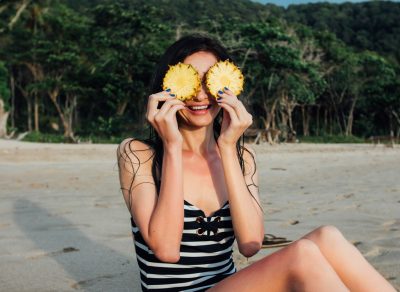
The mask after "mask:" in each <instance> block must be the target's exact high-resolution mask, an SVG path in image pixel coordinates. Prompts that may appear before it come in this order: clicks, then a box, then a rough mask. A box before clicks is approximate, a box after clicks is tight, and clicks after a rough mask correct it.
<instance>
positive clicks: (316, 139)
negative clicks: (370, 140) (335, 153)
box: [298, 135, 366, 143]
mask: <svg viewBox="0 0 400 292" xmlns="http://www.w3.org/2000/svg"><path fill="white" fill-rule="evenodd" d="M298 139H299V141H300V143H365V142H366V140H365V139H363V138H360V137H356V136H343V135H323V136H307V137H304V136H303V137H299V138H298Z"/></svg>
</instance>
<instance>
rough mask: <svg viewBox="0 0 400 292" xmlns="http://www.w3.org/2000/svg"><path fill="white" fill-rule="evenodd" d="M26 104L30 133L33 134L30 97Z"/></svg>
mask: <svg viewBox="0 0 400 292" xmlns="http://www.w3.org/2000/svg"><path fill="white" fill-rule="evenodd" d="M26 102H27V107H28V117H27V118H28V132H32V101H31V99H30V97H27V99H26Z"/></svg>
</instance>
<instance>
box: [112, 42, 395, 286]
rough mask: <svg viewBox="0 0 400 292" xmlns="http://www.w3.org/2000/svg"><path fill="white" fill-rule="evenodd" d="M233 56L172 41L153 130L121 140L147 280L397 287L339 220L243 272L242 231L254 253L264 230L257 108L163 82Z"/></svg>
mask: <svg viewBox="0 0 400 292" xmlns="http://www.w3.org/2000/svg"><path fill="white" fill-rule="evenodd" d="M226 59H229V56H228V53H227V52H226V50H225V49H224V48H223V47H222V46H221V45H220V44H218V43H217V42H216V41H214V40H212V39H209V38H207V37H202V36H192V37H184V38H182V39H180V40H179V41H177V42H176V43H174V44H173V45H172V46H171V47H169V48H168V49H167V51H166V53H165V54H164V56H163V57H162V59H161V61H160V63H159V65H158V67H157V69H156V71H155V76H154V79H153V84H152V94H151V95H150V96H149V101H148V106H147V113H146V117H147V120H148V121H149V123H150V124H151V126H152V129H154V132H153V133H152V135H151V137H150V139H148V140H146V141H139V140H135V139H126V140H124V141H123V142H122V143H121V145H120V146H119V148H118V151H117V154H118V162H119V170H120V182H121V188H122V191H123V195H124V198H125V201H126V203H127V206H128V208H129V211H130V213H131V215H132V218H131V223H132V231H133V234H134V238H135V246H136V254H137V260H138V265H139V268H140V272H141V280H142V289H143V290H161V291H166V290H169V291H182V290H184V291H205V290H207V289H209V291H252V292H254V291H349V290H351V291H394V289H393V288H392V287H391V286H390V284H389V283H388V282H387V281H386V280H385V279H384V278H383V277H382V276H381V275H380V274H379V273H378V272H377V271H375V270H374V269H373V267H372V266H371V265H369V264H368V263H367V261H366V260H365V259H364V258H363V257H362V255H361V254H360V253H359V252H358V251H357V249H356V248H355V247H354V246H353V245H351V244H350V243H348V242H347V241H346V240H345V239H344V238H343V236H342V235H341V234H340V232H339V231H338V230H337V229H335V228H334V227H330V226H326V227H321V228H318V229H317V230H314V231H312V232H311V233H309V234H307V235H306V236H304V237H303V238H301V239H299V240H297V241H296V242H294V243H292V244H290V245H289V246H287V247H285V248H283V249H281V250H279V251H277V252H275V253H273V254H271V255H269V256H267V257H265V258H263V259H262V260H260V261H258V262H256V263H254V264H252V265H250V266H248V267H246V268H244V269H242V270H241V271H239V272H236V269H235V267H234V264H233V261H232V244H233V242H234V240H235V239H236V240H237V244H238V248H239V251H240V253H241V254H243V255H244V256H246V257H251V256H252V255H254V254H255V253H257V251H258V250H259V249H260V248H261V243H262V240H263V236H264V227H263V212H262V210H261V208H260V201H259V195H258V188H257V185H258V178H257V168H256V163H255V157H254V152H253V151H252V150H251V149H250V148H249V147H247V146H246V147H244V146H243V145H242V144H243V143H240V141H241V139H240V138H241V137H242V135H243V132H244V131H245V130H246V128H247V127H249V126H250V125H251V123H252V117H251V115H250V114H249V113H248V112H247V111H246V109H245V107H244V106H243V104H242V103H241V102H240V101H239V100H238V98H237V97H236V96H235V95H234V94H233V93H232V92H231V91H230V90H229V89H228V88H221V90H220V91H219V98H218V99H217V100H216V99H215V98H214V97H212V96H210V94H209V93H208V92H207V89H206V87H205V85H204V84H202V88H201V89H200V91H199V92H198V94H197V95H196V96H195V97H194V99H193V100H190V101H186V102H182V101H179V100H177V99H175V96H174V93H173V92H170V90H168V89H167V90H165V91H162V88H161V86H162V79H163V76H164V75H165V73H166V71H167V69H168V66H169V65H174V64H177V63H178V62H183V63H186V64H191V65H192V66H193V67H194V68H195V69H196V70H197V71H198V72H199V74H200V77H201V78H202V80H203V77H204V75H205V73H206V72H207V71H208V69H209V68H210V67H211V66H212V65H214V64H215V63H216V62H217V61H219V60H226Z"/></svg>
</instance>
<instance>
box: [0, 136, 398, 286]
mask: <svg viewBox="0 0 400 292" xmlns="http://www.w3.org/2000/svg"><path fill="white" fill-rule="evenodd" d="M254 148H255V150H256V152H257V154H258V157H257V161H258V166H259V171H260V190H261V198H262V202H263V206H264V209H265V230H266V232H267V233H273V234H275V235H280V236H285V237H288V238H290V239H297V238H298V237H300V236H301V235H303V234H305V233H307V232H308V231H310V230H312V229H313V228H316V227H318V226H320V225H324V224H333V225H335V226H337V227H338V228H339V229H340V230H341V231H342V232H343V233H344V235H345V236H346V237H347V238H348V239H349V240H350V241H351V242H353V243H355V244H356V246H357V248H358V249H359V250H360V251H361V252H362V254H363V255H364V256H365V257H366V258H367V259H368V260H369V261H370V262H371V263H372V264H373V265H374V266H375V267H376V268H377V269H378V270H379V271H380V272H382V273H383V274H384V276H385V277H386V278H387V279H388V280H389V281H390V282H391V283H392V284H393V285H394V286H395V287H396V288H397V289H400V148H399V147H396V148H387V147H385V146H381V145H378V146H373V145H349V144H347V145H343V144H341V145H340V144H339V145H333V144H328V145H313V144H297V145H277V146H269V145H263V146H256V147H254ZM115 149H116V145H51V144H38V143H23V142H15V141H5V140H0V200H1V203H0V291H18V292H23V291H41V292H43V291H140V288H139V287H140V284H139V275H138V270H137V265H136V259H135V254H134V246H133V244H132V238H131V233H130V225H129V213H128V211H127V209H126V207H125V205H124V203H123V199H122V196H121V193H120V190H119V185H118V177H117V176H118V172H117V166H116V163H115ZM273 251H274V249H268V250H262V251H261V252H260V253H259V254H258V255H256V256H255V257H253V258H251V259H249V260H247V259H244V258H242V257H240V256H238V255H236V256H235V258H236V262H237V264H238V266H239V267H243V266H245V265H247V264H248V263H250V262H253V261H255V260H257V259H259V258H260V257H262V256H264V255H266V254H269V253H271V252H273Z"/></svg>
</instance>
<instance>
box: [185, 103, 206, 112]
mask: <svg viewBox="0 0 400 292" xmlns="http://www.w3.org/2000/svg"><path fill="white" fill-rule="evenodd" d="M187 108H188V109H190V110H191V111H204V110H208V109H210V108H211V104H208V105H193V106H187Z"/></svg>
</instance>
